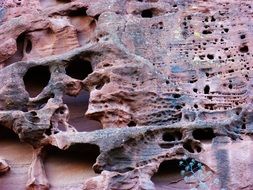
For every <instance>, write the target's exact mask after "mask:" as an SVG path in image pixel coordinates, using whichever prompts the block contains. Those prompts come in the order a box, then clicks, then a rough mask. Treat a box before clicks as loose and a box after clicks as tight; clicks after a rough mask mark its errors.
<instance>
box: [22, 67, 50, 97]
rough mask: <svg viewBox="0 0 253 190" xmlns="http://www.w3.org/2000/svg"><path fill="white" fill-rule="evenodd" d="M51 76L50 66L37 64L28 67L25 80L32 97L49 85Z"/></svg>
mask: <svg viewBox="0 0 253 190" xmlns="http://www.w3.org/2000/svg"><path fill="white" fill-rule="evenodd" d="M50 76H51V74H50V71H49V67H48V66H35V67H32V68H30V69H28V71H27V72H26V74H25V76H24V78H23V80H24V84H25V89H26V91H27V92H28V93H29V95H30V97H35V96H37V95H38V94H39V93H40V92H41V91H42V90H43V88H45V87H46V86H47V84H48V82H49V80H50Z"/></svg>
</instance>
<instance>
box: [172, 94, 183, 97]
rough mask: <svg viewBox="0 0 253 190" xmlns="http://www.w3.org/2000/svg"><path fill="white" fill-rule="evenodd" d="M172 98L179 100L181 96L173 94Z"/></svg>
mask: <svg viewBox="0 0 253 190" xmlns="http://www.w3.org/2000/svg"><path fill="white" fill-rule="evenodd" d="M172 97H173V98H180V97H181V95H180V94H173V95H172Z"/></svg>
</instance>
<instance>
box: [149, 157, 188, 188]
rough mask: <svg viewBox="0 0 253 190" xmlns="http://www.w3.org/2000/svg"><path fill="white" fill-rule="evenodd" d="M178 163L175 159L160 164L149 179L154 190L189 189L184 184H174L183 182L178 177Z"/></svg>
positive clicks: (179, 169) (180, 177)
mask: <svg viewBox="0 0 253 190" xmlns="http://www.w3.org/2000/svg"><path fill="white" fill-rule="evenodd" d="M179 161H180V160H176V159H173V160H166V161H163V162H162V163H161V164H160V166H159V168H158V171H157V172H156V173H155V174H154V175H153V176H152V178H151V180H152V182H153V183H154V185H155V189H157V190H162V189H190V187H189V185H188V184H186V183H175V182H176V181H181V180H183V179H182V178H183V177H182V176H181V175H180V171H181V168H180V166H179Z"/></svg>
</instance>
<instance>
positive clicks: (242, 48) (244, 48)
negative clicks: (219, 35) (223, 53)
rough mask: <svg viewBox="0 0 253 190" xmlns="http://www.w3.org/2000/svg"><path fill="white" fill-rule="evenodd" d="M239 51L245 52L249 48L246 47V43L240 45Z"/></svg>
mask: <svg viewBox="0 0 253 190" xmlns="http://www.w3.org/2000/svg"><path fill="white" fill-rule="evenodd" d="M239 51H240V52H241V53H247V52H248V51H249V48H248V46H247V45H243V46H241V47H240V48H239Z"/></svg>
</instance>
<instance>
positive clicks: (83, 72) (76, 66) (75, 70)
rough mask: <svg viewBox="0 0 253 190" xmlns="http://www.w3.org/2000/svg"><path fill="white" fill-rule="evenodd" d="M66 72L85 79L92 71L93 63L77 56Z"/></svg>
mask: <svg viewBox="0 0 253 190" xmlns="http://www.w3.org/2000/svg"><path fill="white" fill-rule="evenodd" d="M65 70H66V74H67V75H68V76H70V77H72V78H74V79H79V80H83V79H85V78H86V77H87V76H88V75H89V74H90V73H92V67H91V63H90V62H89V61H86V60H82V59H80V58H76V59H74V60H73V61H71V62H70V63H69V65H68V66H67V67H66V69H65Z"/></svg>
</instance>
